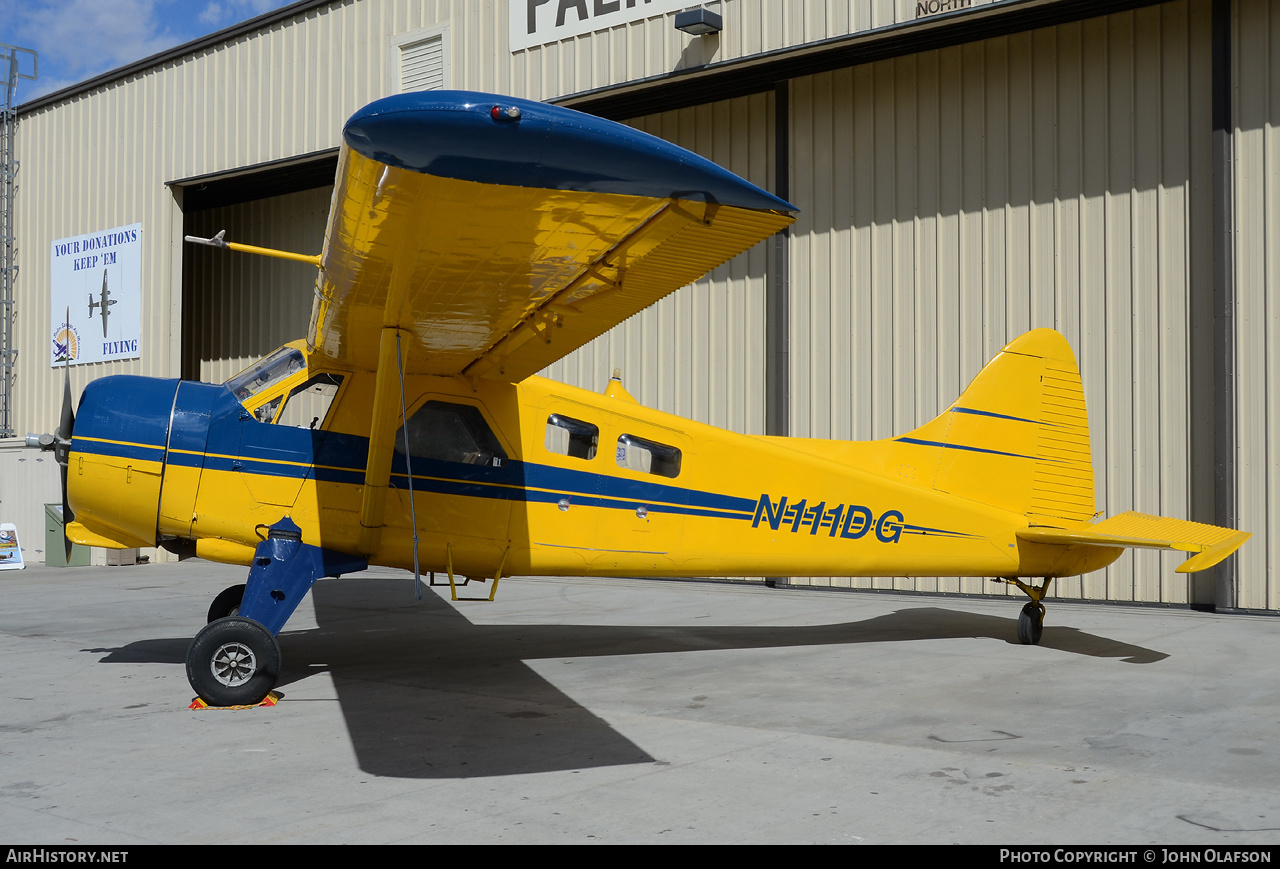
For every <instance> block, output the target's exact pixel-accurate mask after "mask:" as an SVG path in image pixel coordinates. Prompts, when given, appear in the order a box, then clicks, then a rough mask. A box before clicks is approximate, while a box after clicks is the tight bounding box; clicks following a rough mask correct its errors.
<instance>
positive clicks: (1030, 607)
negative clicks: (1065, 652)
mask: <svg viewBox="0 0 1280 869" xmlns="http://www.w3.org/2000/svg"><path fill="white" fill-rule="evenodd" d="M1042 633H1044V610H1043V609H1041V607H1040V604H1038V603H1036V602H1035V601H1028V602H1027V605H1026V606H1024V607H1023V608H1022V613H1021V614H1020V615H1019V616H1018V642H1020V643H1022V645H1024V646H1035V645H1038V644H1039V643H1040V635H1041V634H1042Z"/></svg>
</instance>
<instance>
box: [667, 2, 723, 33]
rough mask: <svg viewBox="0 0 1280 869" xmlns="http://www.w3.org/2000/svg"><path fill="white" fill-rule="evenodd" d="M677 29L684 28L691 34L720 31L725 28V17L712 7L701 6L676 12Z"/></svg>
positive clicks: (683, 29)
mask: <svg viewBox="0 0 1280 869" xmlns="http://www.w3.org/2000/svg"><path fill="white" fill-rule="evenodd" d="M676 30H682V31H684V32H685V33H688V34H689V35H691V36H703V35H704V34H707V33H719V32H720V31H721V30H724V19H722V18H721V17H720V16H719V15H718V14H716V13H715V12H712V11H711V10H710V9H704V8H703V7H701V6H699V7H698V8H697V9H686V10H685V11H684V12H677V13H676Z"/></svg>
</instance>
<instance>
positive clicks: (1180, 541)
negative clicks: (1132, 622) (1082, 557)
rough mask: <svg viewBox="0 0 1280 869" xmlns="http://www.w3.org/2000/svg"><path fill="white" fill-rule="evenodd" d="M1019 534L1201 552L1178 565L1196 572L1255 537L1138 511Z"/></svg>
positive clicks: (1048, 539) (1029, 538)
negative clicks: (1091, 523) (1083, 523)
mask: <svg viewBox="0 0 1280 869" xmlns="http://www.w3.org/2000/svg"><path fill="white" fill-rule="evenodd" d="M1017 534H1018V537H1020V538H1021V539H1023V540H1027V541H1031V542H1033V543H1056V544H1062V545H1066V544H1083V545H1086V546H1125V547H1137V548H1143V549H1176V550H1179V551H1181V552H1194V553H1197V554H1195V555H1193V556H1191V557H1190V558H1188V559H1187V560H1186V561H1184V562H1182V564H1181V565H1179V566H1178V573H1195V572H1196V571H1198V570H1204V569H1206V568H1209V567H1213V566H1214V565H1215V564H1217V563H1218V562H1219V561H1221V560H1222V559H1224V558H1226V557H1227V556H1228V555H1230V554H1231V553H1233V552H1235V551H1236V550H1237V549H1239V548H1240V545H1241V544H1242V543H1244V542H1245V541H1246V540H1248V539H1249V538H1250V537H1251V536H1253V535H1251V534H1250V533H1249V532H1248V531H1236V530H1235V529H1233V528H1221V527H1219V526H1217V525H1205V524H1203V523H1201V522H1188V521H1187V520H1185V519H1169V518H1166V517H1164V516H1151V515H1148V514H1146V513H1134V512H1129V513H1121V514H1120V515H1119V516H1113V517H1111V518H1110V519H1107V520H1105V521H1103V522H1099V523H1097V524H1096V525H1082V526H1079V527H1076V528H1043V527H1036V526H1033V527H1031V528H1027V529H1026V530H1024V531H1019V532H1017Z"/></svg>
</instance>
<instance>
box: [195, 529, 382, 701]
mask: <svg viewBox="0 0 1280 869" xmlns="http://www.w3.org/2000/svg"><path fill="white" fill-rule="evenodd" d="M368 566H369V563H368V562H367V561H365V560H364V559H363V558H357V557H355V556H351V555H346V554H344V553H340V552H333V551H331V550H328V549H321V548H320V547H318V546H310V545H308V544H306V543H303V542H302V529H300V528H299V527H298V526H297V525H296V524H294V522H293V520H292V519H290V518H289V517H288V516H286V517H284V518H283V519H281V520H280V521H279V522H277V523H276V524H274V525H272V526H271V529H270V532H269V533H268V534H267V539H266V540H263V541H262V542H261V543H259V544H258V548H257V549H256V550H255V551H254V555H253V567H252V568H251V569H250V570H249V581H248V582H247V583H246V584H245V586H244V595H243V597H242V598H241V600H240V610H239V612H238V613H237V614H236V615H234V616H228V617H226V618H218V619H214V620H213V621H210V622H209V624H207V625H205V626H204V628H202V629H201V630H200V632H199V633H198V634H196V636H195V639H194V640H192V641H191V648H190V649H188V650H187V680H188V681H189V682H190V683H191V687H192V688H194V689H195V691H196V693H197V694H199V695H200V699H202V700H204V701H205V702H206V703H208V704H209V705H210V706H254V705H256V704H258V703H261V702H262V701H263V700H264V699H265V698H266V696H267V694H269V693H270V692H271V689H272V688H274V687H275V684H276V680H277V679H278V678H279V677H280V664H281V657H280V646H279V644H278V643H277V642H276V634H278V633H280V630H281V629H282V628H283V627H284V625H285V622H287V621H288V620H289V616H291V615H293V611H294V610H296V609H297V608H298V604H300V603H301V602H302V599H303V598H304V597H306V594H307V592H308V591H309V590H310V588H311V586H312V585H313V584H315V581H316V580H317V579H319V578H320V577H322V576H340V575H342V574H344V573H355V572H356V571H358V570H364V569H365V568H366V567H368ZM211 615H212V613H211Z"/></svg>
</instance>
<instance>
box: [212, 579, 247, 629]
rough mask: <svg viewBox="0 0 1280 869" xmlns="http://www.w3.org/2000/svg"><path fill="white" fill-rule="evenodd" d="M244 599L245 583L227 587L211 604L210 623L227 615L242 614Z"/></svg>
mask: <svg viewBox="0 0 1280 869" xmlns="http://www.w3.org/2000/svg"><path fill="white" fill-rule="evenodd" d="M242 600H244V583H243V582H242V583H240V584H239V585H233V586H231V587H230V588H225V589H223V590H222V592H221V593H220V594H219V595H218V596H217V597H215V598H214V599H213V603H211V604H209V621H208V623H209V624H212V623H214V622H216V621H217V620H218V619H225V618H226V617H227V616H238V615H240V601H242Z"/></svg>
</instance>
